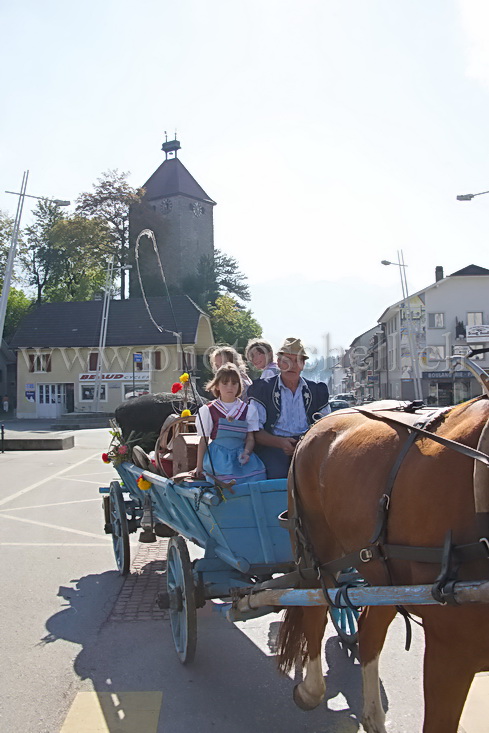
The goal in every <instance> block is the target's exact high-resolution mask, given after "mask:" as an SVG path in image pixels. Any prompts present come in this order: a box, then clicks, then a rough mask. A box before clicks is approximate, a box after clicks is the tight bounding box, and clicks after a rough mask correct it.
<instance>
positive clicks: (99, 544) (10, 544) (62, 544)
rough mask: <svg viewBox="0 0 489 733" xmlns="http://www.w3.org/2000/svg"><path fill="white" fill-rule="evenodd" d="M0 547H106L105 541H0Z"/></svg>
mask: <svg viewBox="0 0 489 733" xmlns="http://www.w3.org/2000/svg"><path fill="white" fill-rule="evenodd" d="M0 547H108V545H107V543H106V542H0Z"/></svg>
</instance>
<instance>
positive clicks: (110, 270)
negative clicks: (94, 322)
mask: <svg viewBox="0 0 489 733" xmlns="http://www.w3.org/2000/svg"><path fill="white" fill-rule="evenodd" d="M131 267H132V265H124V266H123V267H114V257H113V256H112V257H111V258H110V259H109V262H108V264H107V272H106V274H105V287H104V300H103V303H102V320H101V322H100V335H99V342H98V354H97V371H96V372H95V384H94V390H93V391H94V395H93V411H94V412H98V411H99V406H100V400H101V399H102V369H103V362H104V354H105V344H106V341H107V326H108V325H109V307H110V294H111V290H112V280H113V276H114V270H130V269H131Z"/></svg>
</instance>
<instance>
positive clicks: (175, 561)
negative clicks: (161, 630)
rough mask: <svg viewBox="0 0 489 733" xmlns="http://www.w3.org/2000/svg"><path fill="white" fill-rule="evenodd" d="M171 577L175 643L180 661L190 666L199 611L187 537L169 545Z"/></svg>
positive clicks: (172, 626)
mask: <svg viewBox="0 0 489 733" xmlns="http://www.w3.org/2000/svg"><path fill="white" fill-rule="evenodd" d="M167 576H168V579H167V583H168V592H169V594H170V596H171V603H170V624H171V630H172V635H173V641H174V644H175V649H176V652H177V654H178V657H179V659H180V661H181V662H182V664H188V663H190V662H192V660H193V658H194V656H195V647H196V644H197V610H196V606H195V588H194V578H193V574H192V565H191V563H190V558H189V554H188V549H187V545H186V543H185V540H184V539H183V537H180V536H178V537H172V538H171V539H170V541H169V543H168V557H167Z"/></svg>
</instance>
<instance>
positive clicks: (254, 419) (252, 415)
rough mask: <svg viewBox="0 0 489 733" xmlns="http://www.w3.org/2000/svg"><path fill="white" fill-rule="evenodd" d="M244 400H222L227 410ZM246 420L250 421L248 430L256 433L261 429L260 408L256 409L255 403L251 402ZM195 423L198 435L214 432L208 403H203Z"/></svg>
mask: <svg viewBox="0 0 489 733" xmlns="http://www.w3.org/2000/svg"><path fill="white" fill-rule="evenodd" d="M241 402H242V400H240V399H237V400H234V401H233V402H221V406H223V407H224V408H225V409H226V411H227V412H229V411H230V410H232V408H236V407H238V406H239V404H240V403H241ZM246 422H247V423H248V432H249V433H254V432H255V431H256V430H260V421H259V419H258V410H257V409H256V405H255V404H253V405H252V404H249V405H248V412H247V413H246ZM195 425H196V428H197V435H206V436H207V437H209V436H210V434H211V433H212V428H213V422H212V415H211V412H210V410H209V407H208V406H207V405H202V407H201V408H200V409H199V411H198V413H197V419H196V421H195Z"/></svg>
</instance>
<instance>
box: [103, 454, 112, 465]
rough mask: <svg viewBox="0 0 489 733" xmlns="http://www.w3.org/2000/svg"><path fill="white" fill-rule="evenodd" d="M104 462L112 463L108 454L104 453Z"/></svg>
mask: <svg viewBox="0 0 489 733" xmlns="http://www.w3.org/2000/svg"><path fill="white" fill-rule="evenodd" d="M102 460H103V462H104V463H110V458H109V456H108V454H107V453H102Z"/></svg>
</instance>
